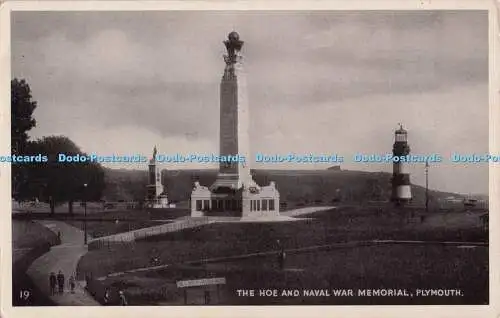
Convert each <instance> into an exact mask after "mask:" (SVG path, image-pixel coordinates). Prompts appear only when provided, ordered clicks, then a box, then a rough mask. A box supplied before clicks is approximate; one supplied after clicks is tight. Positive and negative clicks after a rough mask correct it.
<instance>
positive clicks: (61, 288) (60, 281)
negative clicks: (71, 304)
mask: <svg viewBox="0 0 500 318" xmlns="http://www.w3.org/2000/svg"><path fill="white" fill-rule="evenodd" d="M57 285H58V286H59V293H60V294H62V293H63V292H64V274H63V273H62V271H59V273H58V274H57Z"/></svg>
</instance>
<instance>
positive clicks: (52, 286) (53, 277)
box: [49, 272, 57, 296]
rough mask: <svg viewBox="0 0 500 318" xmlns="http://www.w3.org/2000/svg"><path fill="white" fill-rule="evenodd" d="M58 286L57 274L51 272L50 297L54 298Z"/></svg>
mask: <svg viewBox="0 0 500 318" xmlns="http://www.w3.org/2000/svg"><path fill="white" fill-rule="evenodd" d="M56 285H57V278H56V274H55V273H54V272H51V273H50V276H49V286H50V295H52V296H54V295H55V294H56Z"/></svg>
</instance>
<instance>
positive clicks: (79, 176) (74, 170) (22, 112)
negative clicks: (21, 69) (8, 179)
mask: <svg viewBox="0 0 500 318" xmlns="http://www.w3.org/2000/svg"><path fill="white" fill-rule="evenodd" d="M37 107H38V103H37V102H36V101H35V100H33V96H32V94H31V89H30V86H29V85H28V83H27V82H26V80H24V79H20V80H19V79H17V78H15V79H13V80H12V81H11V154H12V155H37V154H42V155H46V156H47V157H48V162H45V163H43V162H42V163H40V162H29V163H12V165H11V167H12V198H13V199H14V200H16V201H18V202H20V201H26V200H34V199H38V200H39V201H41V202H45V203H48V204H49V206H50V212H51V213H52V214H53V213H54V209H55V207H56V206H57V205H60V204H63V203H66V202H67V203H68V206H69V211H68V212H69V213H73V202H75V201H99V200H100V199H101V197H102V193H103V190H104V187H105V178H104V168H103V167H102V166H101V165H100V164H99V163H94V162H84V163H71V162H70V163H67V162H65V163H59V162H57V156H58V154H59V153H66V154H70V155H77V154H80V155H84V156H86V155H87V154H86V153H84V152H83V151H82V150H81V149H80V148H79V147H78V146H77V145H76V144H75V143H74V142H73V141H71V140H70V139H69V138H68V137H66V136H62V135H61V136H44V137H42V138H39V139H36V140H31V139H30V136H29V134H28V132H29V131H30V130H31V129H33V128H34V127H36V125H37V121H36V120H35V118H34V117H33V113H34V111H35V109H37Z"/></svg>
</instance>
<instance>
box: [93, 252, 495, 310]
mask: <svg viewBox="0 0 500 318" xmlns="http://www.w3.org/2000/svg"><path fill="white" fill-rule="evenodd" d="M285 269H286V270H285V271H283V270H281V269H279V268H278V267H277V265H276V258H275V257H256V258H251V259H245V260H241V261H237V262H227V263H214V264H207V265H205V266H200V267H187V266H176V267H174V268H171V269H170V268H167V269H162V270H156V271H150V272H146V273H136V274H126V275H124V276H120V277H113V278H108V279H106V280H104V281H102V282H100V284H101V286H100V288H102V289H104V288H105V287H109V288H122V289H124V290H125V292H126V294H127V295H128V299H129V302H130V304H134V305H155V304H182V303H183V293H182V290H179V289H177V288H176V285H175V282H176V281H177V280H184V279H196V278H202V277H226V280H227V285H224V286H222V288H221V291H220V299H219V300H218V304H225V305H259V304H260V305H263V304H264V305H273V304H280V305H285V304H286V305H292V304H295V305H301V304H323V305H327V304H342V305H356V304H379V305H383V304H385V305H388V304H487V302H488V301H487V299H488V248H483V247H481V248H474V249H461V248H457V247H444V246H413V247H411V248H408V247H407V246H398V245H386V246H377V247H373V246H372V247H355V248H346V249H335V250H331V251H323V252H314V253H303V254H292V255H290V256H289V257H288V258H287V261H286V266H285ZM358 288H360V289H364V288H367V289H370V288H374V289H377V288H388V289H390V288H404V289H407V290H408V291H409V292H410V293H414V292H415V289H417V288H420V289H427V288H429V289H431V288H443V289H455V288H457V289H461V290H462V291H463V296H461V297H413V298H411V297H356V296H355V297H306V296H303V295H302V296H300V297H276V298H274V297H259V296H258V290H260V289H278V290H279V291H280V290H283V289H298V290H299V291H300V292H302V291H303V290H304V289H354V290H357V289H358ZM237 289H254V290H255V291H256V294H257V297H238V296H237V293H236V290H237ZM189 295H191V296H188V297H190V298H189V299H188V303H189V304H193V303H196V304H203V299H202V298H201V296H200V295H202V294H201V293H199V292H196V288H195V289H194V290H190V291H189ZM213 299H215V296H214V297H213Z"/></svg>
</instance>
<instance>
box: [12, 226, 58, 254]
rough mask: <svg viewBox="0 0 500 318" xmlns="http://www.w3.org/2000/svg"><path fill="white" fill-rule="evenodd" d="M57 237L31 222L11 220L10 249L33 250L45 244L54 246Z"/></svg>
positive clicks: (43, 227)
mask: <svg viewBox="0 0 500 318" xmlns="http://www.w3.org/2000/svg"><path fill="white" fill-rule="evenodd" d="M56 241H57V235H56V234H55V233H54V232H52V231H51V230H49V229H48V228H46V227H45V226H43V225H41V224H38V223H36V222H33V221H17V220H12V248H13V249H21V248H35V247H37V246H39V245H43V244H45V243H47V242H48V243H51V244H55V243H56Z"/></svg>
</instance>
